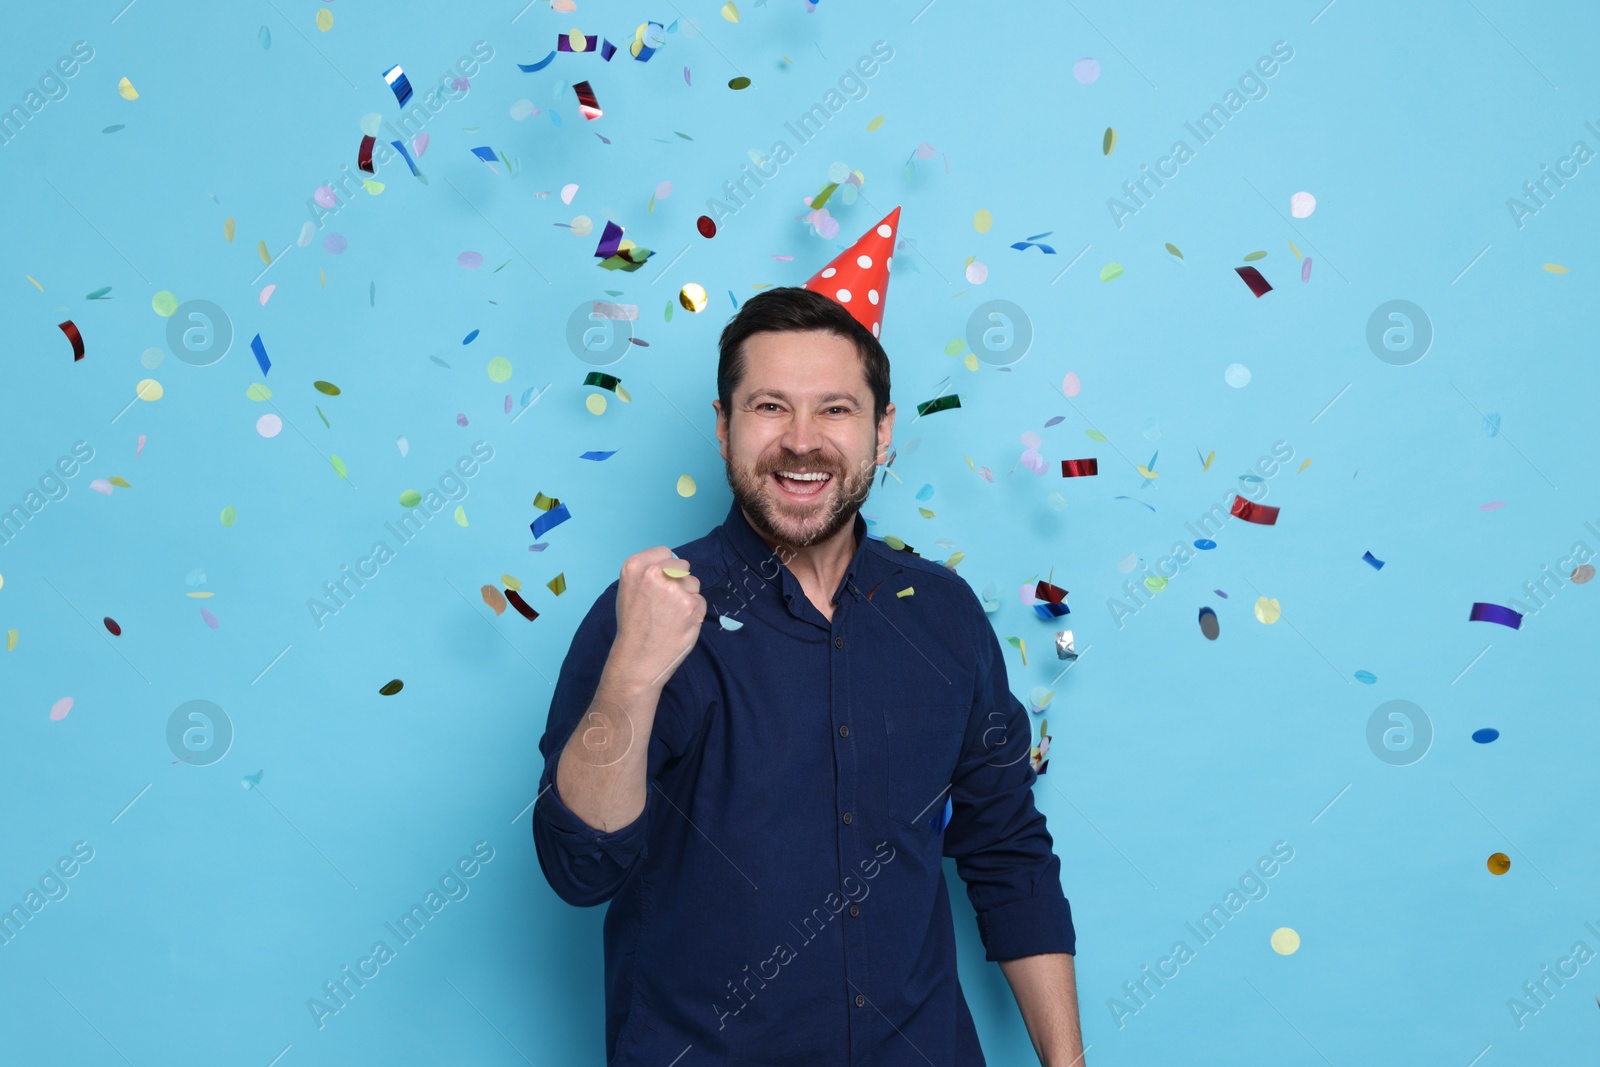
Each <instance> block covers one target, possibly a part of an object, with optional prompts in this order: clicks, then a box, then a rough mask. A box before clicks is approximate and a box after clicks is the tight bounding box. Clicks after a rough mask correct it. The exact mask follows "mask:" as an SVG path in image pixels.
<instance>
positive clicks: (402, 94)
mask: <svg viewBox="0 0 1600 1067" xmlns="http://www.w3.org/2000/svg"><path fill="white" fill-rule="evenodd" d="M383 80H384V81H386V82H388V83H389V88H391V89H393V90H394V98H395V101H396V102H397V103H398V104H399V105H400V106H401V107H405V106H406V101H407V100H410V99H411V81H410V79H408V78H407V77H406V72H405V71H403V70H401V69H400V66H399V64H396V65H395V66H392V67H390V68H389V69H388V70H386V71H384V72H383Z"/></svg>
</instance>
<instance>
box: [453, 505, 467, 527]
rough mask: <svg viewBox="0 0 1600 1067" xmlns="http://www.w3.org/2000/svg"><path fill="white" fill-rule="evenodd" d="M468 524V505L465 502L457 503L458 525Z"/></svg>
mask: <svg viewBox="0 0 1600 1067" xmlns="http://www.w3.org/2000/svg"><path fill="white" fill-rule="evenodd" d="M466 524H467V508H466V505H465V504H457V505H456V525H457V526H465V525H466Z"/></svg>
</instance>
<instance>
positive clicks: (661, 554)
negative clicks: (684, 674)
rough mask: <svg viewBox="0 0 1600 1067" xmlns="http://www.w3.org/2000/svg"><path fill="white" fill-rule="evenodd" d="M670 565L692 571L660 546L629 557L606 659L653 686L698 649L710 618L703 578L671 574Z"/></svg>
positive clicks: (662, 682)
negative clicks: (702, 626) (702, 590)
mask: <svg viewBox="0 0 1600 1067" xmlns="http://www.w3.org/2000/svg"><path fill="white" fill-rule="evenodd" d="M667 569H671V570H677V571H688V570H689V561H688V560H686V559H679V558H677V557H676V556H674V555H673V554H672V549H670V548H668V547H667V546H666V545H657V546H655V547H654V548H647V549H645V550H644V551H643V552H638V553H635V554H634V555H632V556H629V557H628V558H627V560H625V561H624V562H623V564H622V576H621V578H620V579H619V580H618V583H617V639H616V641H615V642H614V643H613V644H612V656H611V657H608V659H609V661H610V663H615V664H617V667H618V669H620V670H622V671H625V672H626V676H627V677H628V678H630V679H633V680H635V681H637V682H639V683H641V684H645V685H648V686H650V687H665V686H666V684H667V681H668V679H670V678H671V677H672V674H673V672H674V671H676V670H677V669H678V665H679V664H681V663H682V662H683V661H684V660H685V659H687V658H688V656H689V653H690V652H691V651H693V650H694V646H695V642H697V641H698V640H699V639H700V624H701V622H703V621H704V620H705V617H706V598H705V597H703V596H701V595H700V579H698V578H696V577H695V576H694V575H692V574H685V575H684V576H683V577H681V578H669V577H667V575H666V573H665V571H666V570H667ZM608 666H609V664H608Z"/></svg>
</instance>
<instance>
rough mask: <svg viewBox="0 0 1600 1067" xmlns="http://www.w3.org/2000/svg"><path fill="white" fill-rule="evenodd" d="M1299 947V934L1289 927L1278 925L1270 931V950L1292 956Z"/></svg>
mask: <svg viewBox="0 0 1600 1067" xmlns="http://www.w3.org/2000/svg"><path fill="white" fill-rule="evenodd" d="M1299 948H1300V935H1299V934H1298V933H1297V932H1296V931H1295V930H1294V929H1292V928H1291V927H1288V926H1280V927H1278V928H1277V929H1276V930H1274V931H1272V951H1274V952H1276V953H1277V954H1278V955H1280V956H1292V955H1294V954H1295V952H1296V951H1297V950H1298V949H1299Z"/></svg>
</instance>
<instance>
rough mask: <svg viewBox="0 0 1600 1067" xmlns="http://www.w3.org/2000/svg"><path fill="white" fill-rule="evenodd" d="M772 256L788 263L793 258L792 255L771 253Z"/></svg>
mask: <svg viewBox="0 0 1600 1067" xmlns="http://www.w3.org/2000/svg"><path fill="white" fill-rule="evenodd" d="M772 258H773V259H776V260H779V261H780V262H783V263H790V262H793V260H794V257H793V256H780V255H773V257H772Z"/></svg>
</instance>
